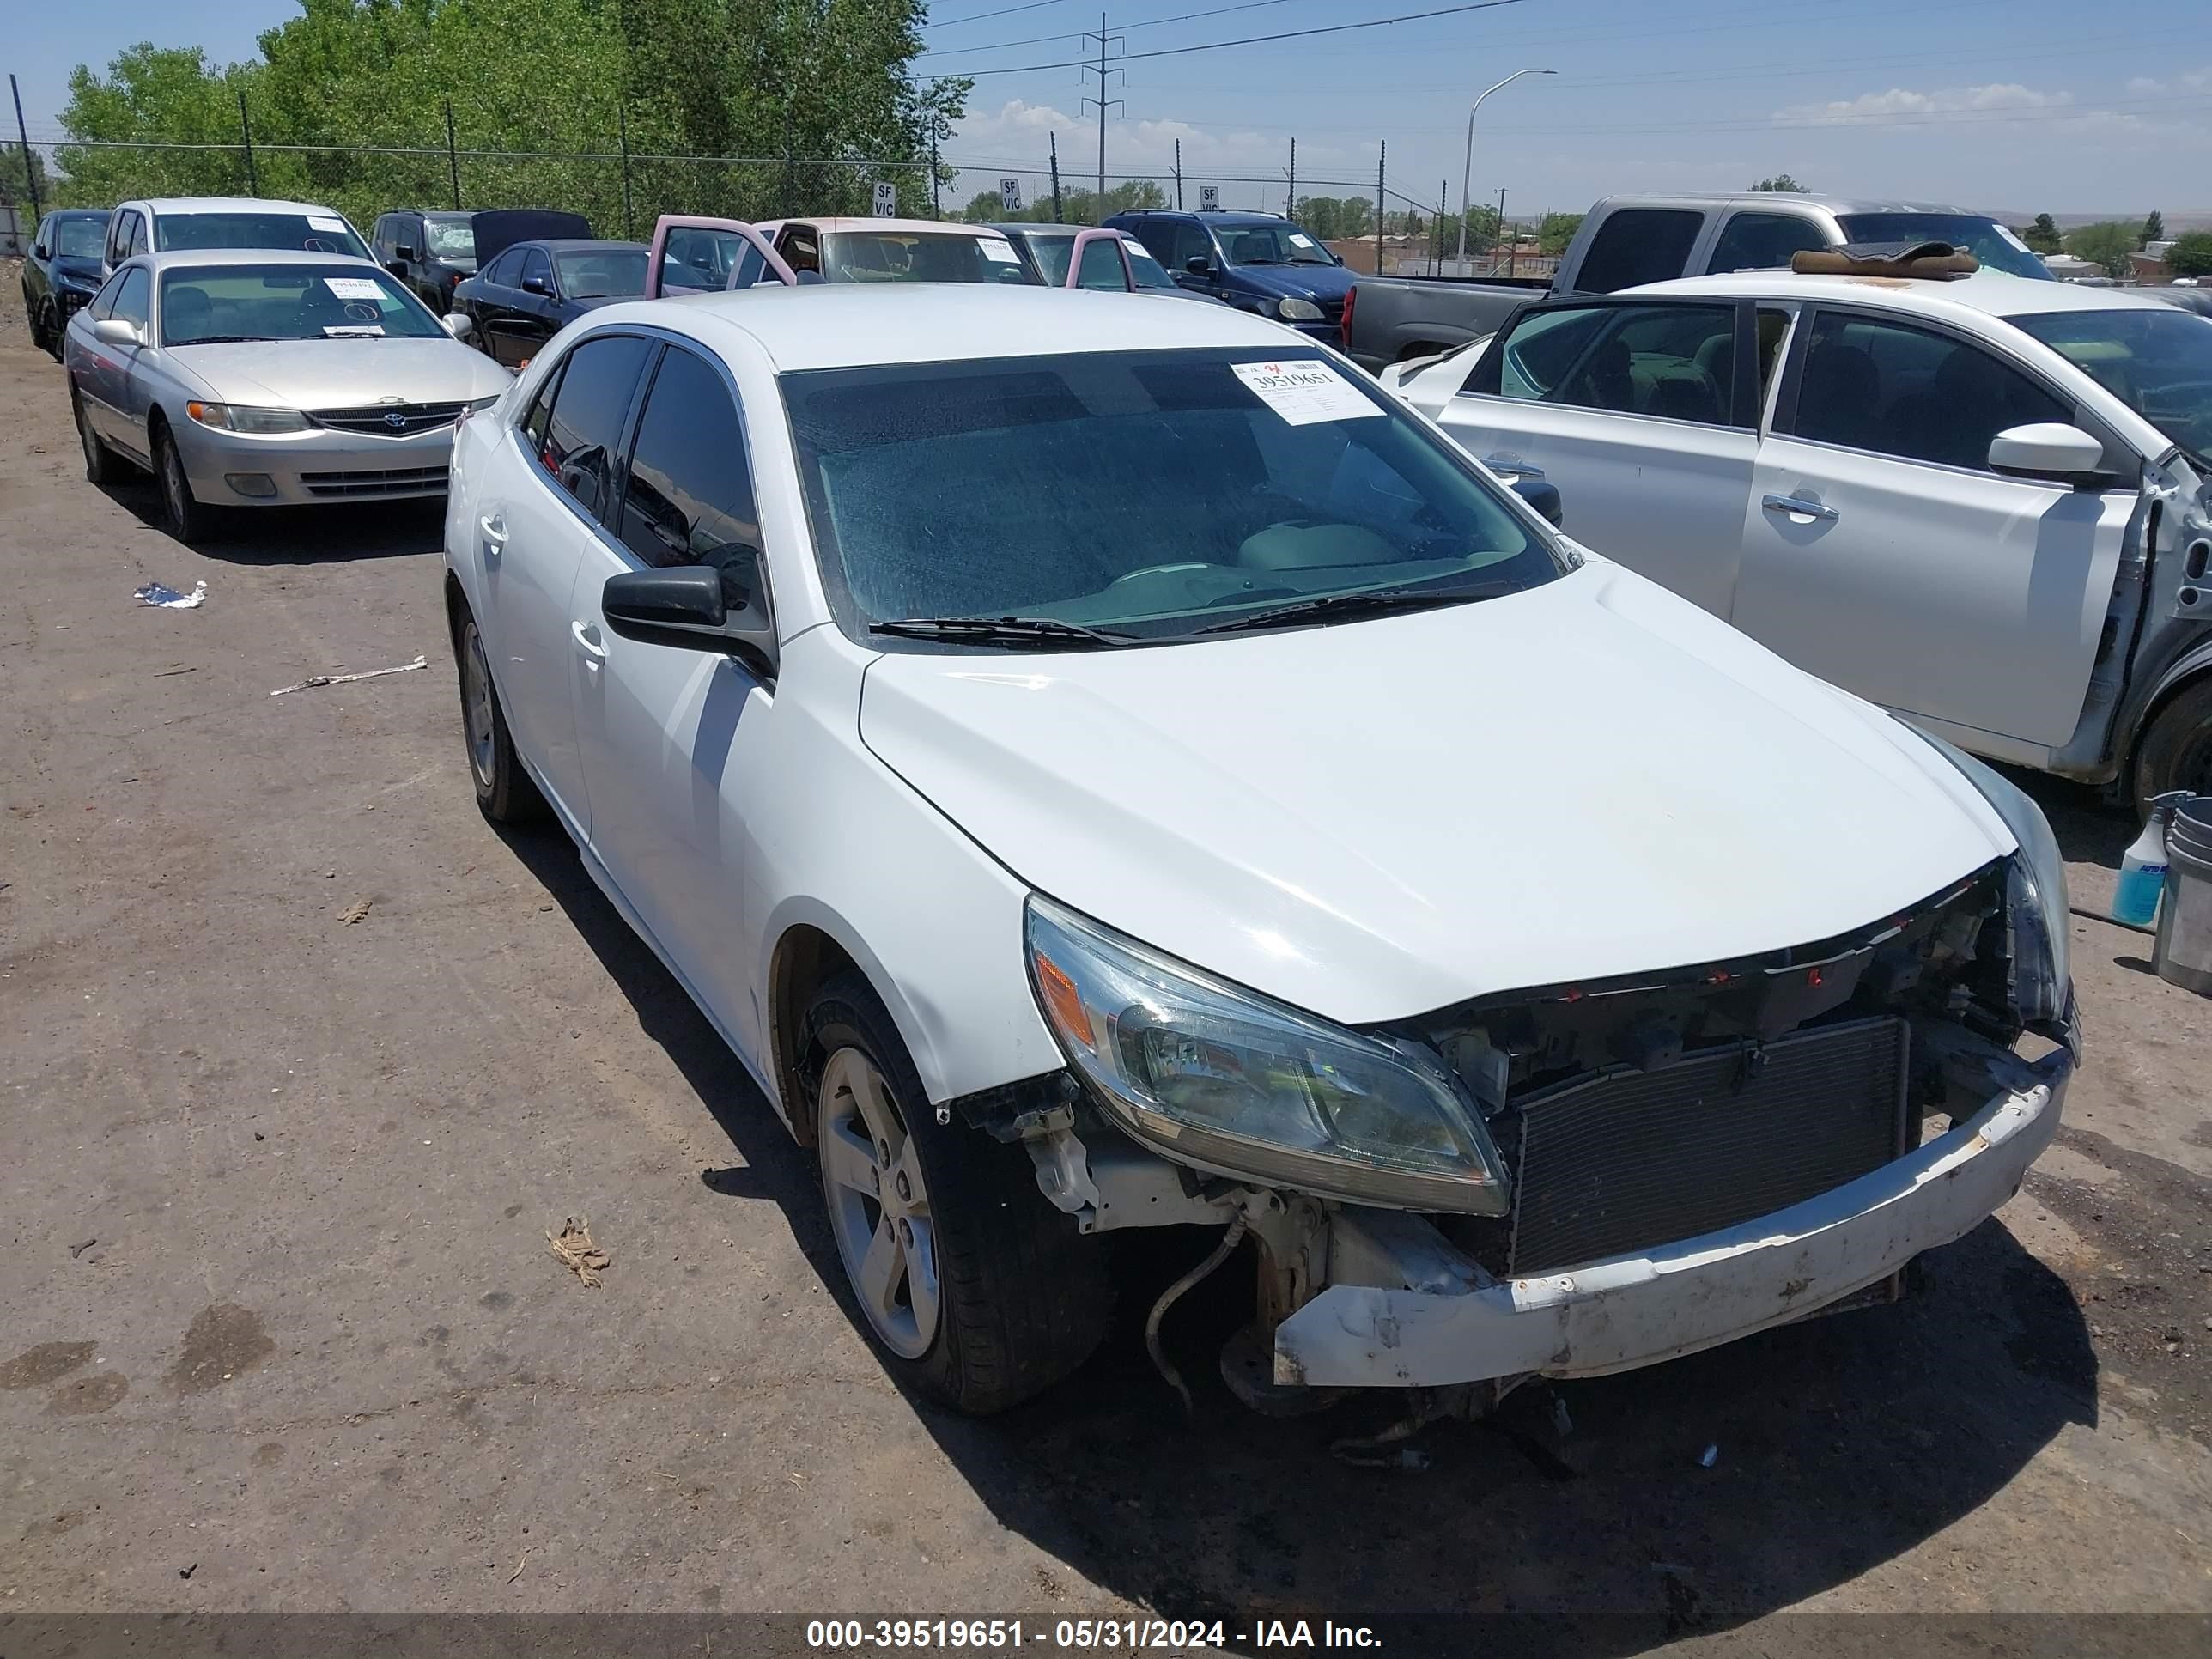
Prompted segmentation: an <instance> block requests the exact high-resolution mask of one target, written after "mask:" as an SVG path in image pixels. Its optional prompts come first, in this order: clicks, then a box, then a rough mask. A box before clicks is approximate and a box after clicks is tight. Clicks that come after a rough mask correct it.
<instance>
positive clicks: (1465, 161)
mask: <svg viewBox="0 0 2212 1659" xmlns="http://www.w3.org/2000/svg"><path fill="white" fill-rule="evenodd" d="M1558 73H1559V70H1548V69H1517V70H1514V71H1513V73H1512V74H1510V75H1509V76H1506V77H1505V78H1504V80H1503V81H1500V82H1498V83H1497V85H1496V86H1489V87H1485V88H1483V89H1482V90H1481V91H1480V92H1479V93H1477V94H1475V95H1474V106H1472V107H1471V108H1470V109H1468V112H1467V155H1465V157H1464V158H1462V161H1461V163H1460V175H1459V208H1460V220H1459V257H1460V258H1461V260H1462V262H1464V261H1465V259H1466V258H1467V210H1468V207H1469V206H1470V205H1471V204H1473V203H1474V118H1475V117H1476V115H1478V114H1479V113H1480V112H1481V110H1482V100H1484V99H1486V98H1487V97H1489V96H1490V94H1492V93H1493V92H1495V91H1497V90H1498V87H1510V86H1511V85H1512V84H1513V83H1514V82H1516V81H1518V80H1519V79H1520V78H1521V77H1522V76H1524V75H1557V74H1558Z"/></svg>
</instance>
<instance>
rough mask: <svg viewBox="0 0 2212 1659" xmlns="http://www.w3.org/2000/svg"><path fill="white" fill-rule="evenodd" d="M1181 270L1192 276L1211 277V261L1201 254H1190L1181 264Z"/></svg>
mask: <svg viewBox="0 0 2212 1659" xmlns="http://www.w3.org/2000/svg"><path fill="white" fill-rule="evenodd" d="M1182 268H1183V269H1184V270H1187V271H1188V272H1189V273H1190V274H1191V275H1192V276H1212V275H1213V261H1212V260H1211V259H1209V258H1206V256H1205V255H1204V254H1203V253H1194V254H1192V255H1191V256H1190V258H1188V259H1186V260H1184V261H1183V262H1182Z"/></svg>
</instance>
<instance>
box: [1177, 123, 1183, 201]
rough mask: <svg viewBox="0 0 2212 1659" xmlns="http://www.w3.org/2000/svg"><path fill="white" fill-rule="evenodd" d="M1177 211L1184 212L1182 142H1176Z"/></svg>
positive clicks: (1180, 140)
mask: <svg viewBox="0 0 2212 1659" xmlns="http://www.w3.org/2000/svg"><path fill="white" fill-rule="evenodd" d="M1176 212H1177V213H1181V212H1182V139H1180V138H1178V139H1176Z"/></svg>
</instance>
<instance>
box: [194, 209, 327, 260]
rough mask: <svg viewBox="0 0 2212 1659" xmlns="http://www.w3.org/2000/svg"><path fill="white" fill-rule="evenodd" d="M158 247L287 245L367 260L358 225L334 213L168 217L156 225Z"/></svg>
mask: <svg viewBox="0 0 2212 1659" xmlns="http://www.w3.org/2000/svg"><path fill="white" fill-rule="evenodd" d="M154 234H155V242H154V245H155V247H157V248H159V249H161V251H162V252H169V251H171V250H173V249H176V248H181V247H282V248H295V249H298V250H300V251H301V252H307V253H344V254H349V255H350V256H351V257H353V258H356V259H366V258H368V248H366V247H365V246H362V240H361V238H360V237H358V236H356V235H355V234H353V227H351V226H350V225H349V224H347V223H346V222H345V221H344V220H343V219H341V218H339V217H338V216H337V215H335V214H323V213H259V212H252V211H241V212H236V213H165V214H163V215H161V217H160V218H159V219H157V220H156V221H155V225H154Z"/></svg>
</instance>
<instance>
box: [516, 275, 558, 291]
mask: <svg viewBox="0 0 2212 1659" xmlns="http://www.w3.org/2000/svg"><path fill="white" fill-rule="evenodd" d="M522 291H523V292H524V293H525V294H546V295H550V294H551V293H552V292H553V285H552V284H551V283H549V282H547V281H546V280H545V279H544V277H543V276H526V277H524V278H523V279H522Z"/></svg>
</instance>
